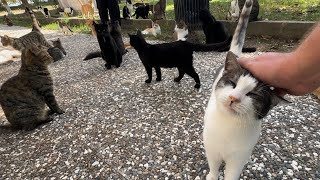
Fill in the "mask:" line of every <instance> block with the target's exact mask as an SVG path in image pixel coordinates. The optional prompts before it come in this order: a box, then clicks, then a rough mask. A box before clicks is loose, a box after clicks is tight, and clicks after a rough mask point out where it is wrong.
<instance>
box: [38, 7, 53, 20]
mask: <svg viewBox="0 0 320 180" xmlns="http://www.w3.org/2000/svg"><path fill="white" fill-rule="evenodd" d="M38 10H39V11H41V13H42V14H43V15H44V17H46V18H50V17H51V15H50V12H49V9H48V8H43V7H42V6H38Z"/></svg>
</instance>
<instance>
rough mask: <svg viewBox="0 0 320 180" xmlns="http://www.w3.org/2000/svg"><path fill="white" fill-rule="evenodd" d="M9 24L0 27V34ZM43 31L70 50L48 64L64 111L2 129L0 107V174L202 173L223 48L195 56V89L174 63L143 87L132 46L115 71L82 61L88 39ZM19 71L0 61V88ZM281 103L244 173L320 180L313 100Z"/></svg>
mask: <svg viewBox="0 0 320 180" xmlns="http://www.w3.org/2000/svg"><path fill="white" fill-rule="evenodd" d="M6 28H7V29H6ZM8 29H9V28H8V27H5V28H4V27H3V26H1V27H0V33H1V34H2V33H3V32H4V31H5V30H8ZM5 32H8V33H9V32H10V33H15V32H14V31H13V30H11V31H5ZM16 32H20V30H17V31H16ZM25 32H29V30H28V31H25ZM45 33H46V37H47V38H49V39H51V38H56V37H60V38H61V40H62V42H63V44H64V46H65V48H66V51H67V53H68V54H67V56H66V57H65V58H64V59H63V60H61V61H59V62H56V63H54V64H51V65H50V71H51V74H52V76H53V79H54V86H55V95H56V97H57V101H58V103H59V104H60V105H61V107H62V108H63V109H65V111H66V113H64V114H62V115H58V116H55V117H54V121H52V122H50V123H48V124H46V125H44V126H41V127H40V128H38V129H36V130H34V131H32V132H24V131H11V130H10V129H7V128H5V126H6V125H7V124H8V122H7V120H6V118H5V116H4V115H3V112H2V110H1V109H0V131H1V133H0V159H1V160H0V169H1V170H0V179H21V178H23V179H44V178H48V179H49V178H50V179H80V178H81V179H82V178H83V179H93V178H98V179H99V177H100V178H102V179H130V180H131V179H204V178H205V175H206V174H207V173H208V165H207V162H206V158H205V155H204V148H203V144H202V129H203V116H204V110H205V108H206V105H207V101H208V99H209V96H210V93H211V86H212V82H213V76H214V73H215V71H216V70H217V68H218V67H219V66H220V65H221V64H222V63H223V61H224V58H225V55H226V53H216V52H212V53H195V55H194V56H195V59H194V64H195V68H196V71H197V72H198V73H199V76H200V79H201V83H202V88H201V90H200V91H199V92H197V91H196V90H195V89H194V88H193V86H194V81H193V79H191V78H190V77H188V76H185V77H184V78H183V79H182V80H181V83H180V84H177V83H175V82H173V77H174V76H175V75H176V74H177V70H176V69H163V70H162V71H163V80H162V81H161V82H155V80H154V81H152V83H151V84H150V85H147V84H145V83H144V80H145V79H146V72H145V70H144V68H143V66H142V64H141V62H140V60H139V58H138V55H137V53H136V51H135V50H133V49H130V50H129V52H128V53H127V54H126V55H125V56H124V62H123V64H122V66H121V67H120V68H118V69H111V70H106V69H105V67H104V62H103V60H102V59H99V58H97V59H94V60H91V61H86V62H83V61H82V60H81V59H82V58H83V57H84V56H85V55H86V54H87V53H88V52H91V51H93V50H96V49H98V43H97V41H96V39H95V38H94V37H92V36H91V35H84V34H76V35H73V36H63V35H61V34H60V33H56V32H55V33H51V32H48V33H47V31H45ZM125 40H126V41H127V40H128V39H125ZM256 54H257V53H255V54H252V55H256ZM19 67H20V62H13V63H9V64H5V65H0V84H2V83H3V82H5V81H6V80H7V79H8V78H9V77H11V76H13V75H15V74H16V73H17V71H18V69H19ZM287 99H289V100H290V101H292V103H291V104H288V105H281V106H278V107H277V108H275V109H274V110H272V111H271V113H270V114H269V115H268V116H267V117H266V118H265V119H264V120H263V121H264V123H263V131H262V135H261V137H260V140H259V142H258V143H257V145H256V147H255V149H254V151H253V154H252V156H251V160H250V162H249V163H248V164H247V165H246V167H245V168H244V170H243V174H242V175H241V179H320V163H319V162H320V161H319V158H320V157H319V156H320V131H319V129H320V121H319V114H320V107H319V100H317V99H316V98H315V97H314V96H311V95H307V96H302V97H291V96H290V97H287ZM1 126H2V127H1ZM221 175H222V171H221Z"/></svg>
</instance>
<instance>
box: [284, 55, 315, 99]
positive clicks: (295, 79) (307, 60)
mask: <svg viewBox="0 0 320 180" xmlns="http://www.w3.org/2000/svg"><path fill="white" fill-rule="evenodd" d="M317 60H320V59H317V57H316V56H312V55H310V54H308V53H306V52H302V51H301V50H300V49H297V50H295V51H293V52H291V53H288V56H287V57H286V58H285V60H284V63H285V64H283V65H286V66H287V68H286V71H285V72H284V73H286V74H287V75H286V76H285V77H286V80H285V81H286V82H288V84H287V85H288V87H287V89H288V90H289V91H292V92H294V93H292V94H294V95H303V94H306V93H308V92H311V90H312V89H315V88H317V87H318V86H319V78H320V74H319V67H318V65H317V63H316V61H317ZM315 84H318V85H315Z"/></svg>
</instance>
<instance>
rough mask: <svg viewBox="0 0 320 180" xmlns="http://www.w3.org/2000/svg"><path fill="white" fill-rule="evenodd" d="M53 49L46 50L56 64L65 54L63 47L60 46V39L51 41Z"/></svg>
mask: <svg viewBox="0 0 320 180" xmlns="http://www.w3.org/2000/svg"><path fill="white" fill-rule="evenodd" d="M52 44H53V47H51V48H49V49H48V53H49V54H50V56H51V57H52V58H53V61H54V62H56V61H58V60H60V59H62V58H63V57H64V56H65V55H67V52H66V51H65V49H64V47H63V46H62V43H61V40H60V38H58V39H57V40H54V41H52Z"/></svg>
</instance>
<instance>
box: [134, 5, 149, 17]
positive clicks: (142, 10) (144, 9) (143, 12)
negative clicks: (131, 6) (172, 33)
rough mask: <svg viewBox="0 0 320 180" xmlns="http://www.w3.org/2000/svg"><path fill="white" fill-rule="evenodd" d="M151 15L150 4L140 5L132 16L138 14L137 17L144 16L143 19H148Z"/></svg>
mask: <svg viewBox="0 0 320 180" xmlns="http://www.w3.org/2000/svg"><path fill="white" fill-rule="evenodd" d="M148 15H149V4H146V5H141V6H138V7H137V9H136V11H135V12H134V14H133V15H132V16H136V19H139V17H142V19H147V18H148Z"/></svg>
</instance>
